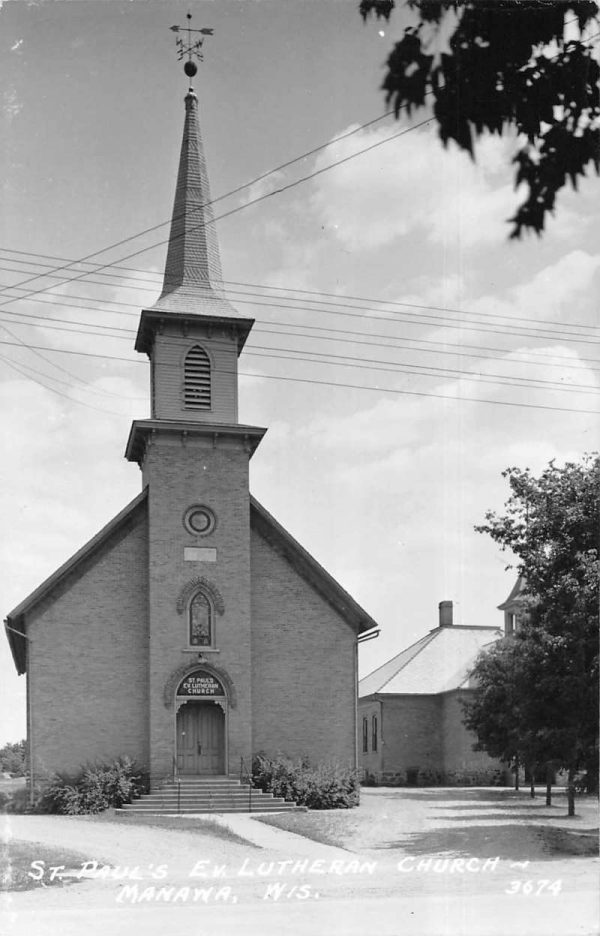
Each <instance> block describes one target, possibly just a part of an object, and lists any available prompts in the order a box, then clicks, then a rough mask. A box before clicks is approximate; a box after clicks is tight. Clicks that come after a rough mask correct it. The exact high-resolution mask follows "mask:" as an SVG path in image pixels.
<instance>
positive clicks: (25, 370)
mask: <svg viewBox="0 0 600 936" xmlns="http://www.w3.org/2000/svg"><path fill="white" fill-rule="evenodd" d="M2 344H8V342H2ZM0 360H2V361H3V362H4V364H6V366H7V367H10V368H11V370H14V371H16V372H17V373H18V374H20V375H21V376H22V377H25V379H26V380H32V381H33V382H34V383H36V384H39V386H40V387H43V388H44V390H50V391H51V392H52V393H56V394H57V395H58V396H60V397H63V398H64V399H65V400H69V402H70V403H77V404H78V405H79V406H85V407H86V409H91V410H95V411H96V412H97V413H108V414H109V415H111V416H122V415H123V413H117V412H116V411H115V410H107V409H104V407H100V406H93V404H91V403H85V402H84V401H83V400H78V399H77V397H72V396H69V394H68V393H63V392H62V391H61V390H57V389H56V387H49V386H48V384H45V383H43V381H41V380H38V379H37V378H36V377H35V376H32V374H35V371H32V368H30V367H27V366H25V365H19V364H16V363H15V362H14V361H13V360H11V359H10V358H7V357H5V356H4V355H0ZM44 377H45V378H46V380H54V381H57V382H60V383H64V381H58V378H56V377H49V376H48V375H47V374H45V375H44Z"/></svg>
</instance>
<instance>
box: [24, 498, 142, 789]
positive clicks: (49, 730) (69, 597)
mask: <svg viewBox="0 0 600 936" xmlns="http://www.w3.org/2000/svg"><path fill="white" fill-rule="evenodd" d="M146 553H147V524H146V521H145V517H143V516H140V517H139V519H138V521H137V524H136V526H135V527H134V528H133V529H132V530H130V531H129V532H128V533H126V535H125V536H118V535H117V536H116V537H114V538H113V539H112V541H110V542H109V543H108V544H106V545H105V546H104V547H103V548H102V549H101V550H99V552H98V553H97V554H96V555H95V556H94V557H92V558H90V559H89V560H88V563H87V566H86V568H85V573H84V574H83V575H81V576H80V577H78V578H73V579H72V580H71V581H70V582H69V581H67V582H66V584H65V585H64V586H63V589H62V593H61V594H59V596H58V597H56V598H55V600H46V601H45V602H44V603H43V604H41V605H40V606H38V608H36V610H35V613H32V615H31V616H30V617H29V619H28V633H29V635H30V637H31V640H30V642H29V646H28V652H29V659H28V681H29V694H30V704H31V717H30V723H31V737H32V742H33V744H32V748H33V756H34V762H33V770H34V777H35V779H43V778H44V776H47V775H48V774H50V773H53V772H55V771H58V770H61V771H63V770H64V771H75V770H76V769H77V768H78V767H80V766H81V765H82V764H83V763H85V762H86V761H88V760H89V761H93V760H112V759H113V758H115V757H118V756H119V755H121V754H127V755H130V756H132V757H135V758H136V759H137V760H138V761H139V762H140V763H141V764H144V765H147V764H148V734H147V725H146V719H145V712H146V706H147V703H148V685H147V677H146V674H147V655H148V639H147V615H148V612H147V601H146V594H147V578H146Z"/></svg>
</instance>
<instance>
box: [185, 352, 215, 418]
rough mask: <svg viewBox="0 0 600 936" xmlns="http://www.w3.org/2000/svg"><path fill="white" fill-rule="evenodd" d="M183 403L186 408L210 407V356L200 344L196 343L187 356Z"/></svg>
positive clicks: (205, 408)
mask: <svg viewBox="0 0 600 936" xmlns="http://www.w3.org/2000/svg"><path fill="white" fill-rule="evenodd" d="M183 405H184V407H185V409H204V410H207V409H210V405H211V387H210V358H209V356H208V354H207V353H206V351H205V350H204V348H201V347H200V345H194V347H193V348H190V350H189V351H188V353H187V354H186V356H185V362H184V365H183Z"/></svg>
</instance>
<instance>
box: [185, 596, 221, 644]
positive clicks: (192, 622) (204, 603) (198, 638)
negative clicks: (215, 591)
mask: <svg viewBox="0 0 600 936" xmlns="http://www.w3.org/2000/svg"><path fill="white" fill-rule="evenodd" d="M214 636H215V635H214V621H213V609H212V605H211V603H210V601H209V599H208V598H207V597H206V595H205V594H203V593H202V592H198V594H196V595H194V597H193V598H192V600H191V602H190V610H189V643H190V647H212V646H213V645H214Z"/></svg>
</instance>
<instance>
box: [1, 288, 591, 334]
mask: <svg viewBox="0 0 600 936" xmlns="http://www.w3.org/2000/svg"><path fill="white" fill-rule="evenodd" d="M7 288H9V289H11V288H15V289H16V288H19V287H7ZM242 295H248V294H239V295H237V296H236V298H235V302H236V303H237V304H241V305H252V306H260V308H263V309H285V310H288V311H290V310H291V311H305V312H313V313H319V314H322V315H338V316H344V317H348V318H362V319H366V320H367V321H383V322H391V323H394V322H401V323H403V324H406V325H413V326H417V325H425V326H434V327H439V328H444V329H446V328H452V329H458V330H459V331H461V332H464V331H474V332H481V333H483V334H497V335H507V334H508V335H510V336H511V337H513V336H516V337H519V338H536V339H540V340H543V341H552V340H557V341H568V342H572V343H576V344H587V345H590V346H595V345H598V346H600V336H599V337H598V338H595V336H589V335H579V334H577V333H575V334H566V333H564V332H555V331H545V330H537V331H536V330H535V329H533V328H527V326H518V325H513V327H512V329H511V331H507V330H506V329H503V328H500V327H499V328H493V327H489V326H490V325H493V324H495V323H489V325H488V323H487V322H483V323H477V322H473V321H472V320H470V319H465V320H463V319H460V318H446V317H436V316H433V315H427V314H426V313H415V314H413V315H410V314H408V313H406V312H399V311H396V310H395V309H392V310H386V309H383V310H382V311H383V312H387V313H388V314H387V315H378V314H372V313H374V312H375V310H373V309H369V308H368V307H364V306H354V305H350V304H347V303H343V304H341V303H332V302H327V301H322V302H321V305H326V306H328V307H329V306H336V308H309V307H307V306H296V305H288V304H286V303H283V302H277V301H276V302H270V301H269V302H266V301H265V299H269V300H270V299H271V297H270V296H269V297H261V298H257V299H244V298H241V296H242ZM17 298H20V297H17ZM23 298H27V297H23ZM59 298H60V299H61V300H62V302H61V304H62V305H64V306H67V307H68V305H67V300H68V299H70V298H73V299H77V298H79V297H75V296H73V297H70V296H65V297H59ZM82 298H83V297H82ZM30 301H31V302H46V303H48V304H50V305H56V304H58V303H53V302H50V301H49V300H48V299H47V298H44V299H41V298H39V297H38V298H35V299H31V300H30ZM94 301H96V300H94ZM97 301H99V302H106V303H108V304H112V305H117V304H123V305H133V304H132V303H120V302H118V301H117V300H111V299H108V300H101V299H100V300H97ZM382 301H383V300H382ZM338 305H339V306H340V308H337V306H338ZM72 307H73V308H86V309H90V310H91V311H96V310H95V309H94V307H93V306H92V307H90V306H81V305H77V306H72ZM347 309H355V310H357V311H355V312H351V311H346V310H347ZM0 311H4V314H5V315H10V316H18V315H22V314H29V313H20V312H12V311H10V310H8V309H6V310H0ZM457 311H460V310H457ZM107 312H109V314H120V315H128V314H129V315H131V313H127V312H124V311H120V310H117V311H116V312H112V313H111V310H107ZM367 313H371V314H367ZM463 314H467V315H468V314H469V313H463ZM115 327H116V326H115ZM517 330H518V334H517Z"/></svg>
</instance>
